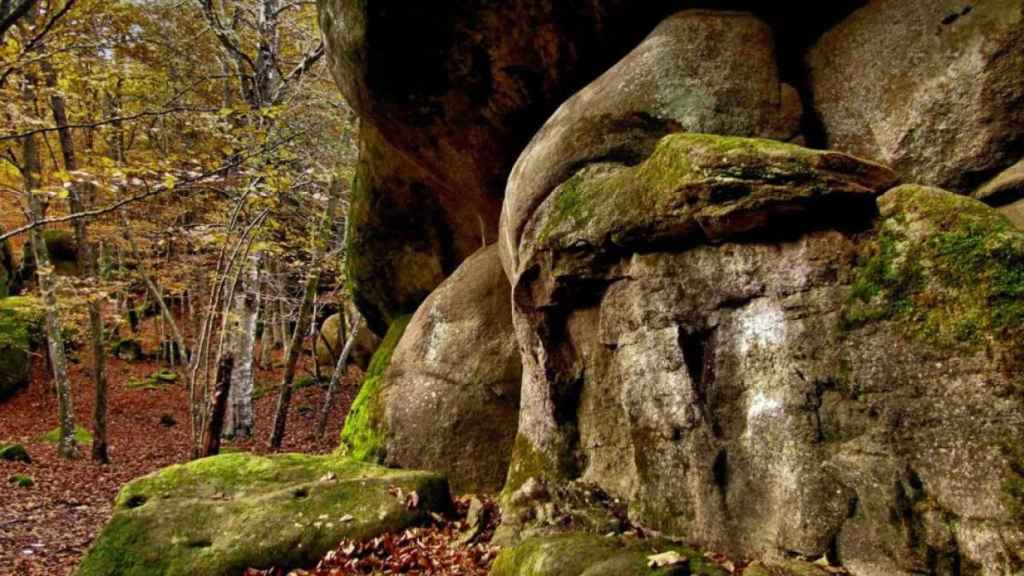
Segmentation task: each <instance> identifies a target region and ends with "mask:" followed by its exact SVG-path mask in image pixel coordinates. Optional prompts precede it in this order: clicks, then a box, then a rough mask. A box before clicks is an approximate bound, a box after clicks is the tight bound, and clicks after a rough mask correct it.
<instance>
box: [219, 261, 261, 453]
mask: <svg viewBox="0 0 1024 576" xmlns="http://www.w3.org/2000/svg"><path fill="white" fill-rule="evenodd" d="M259 262H260V256H259V255H252V256H250V257H249V266H248V267H247V270H246V271H245V272H244V274H245V275H244V279H243V288H242V293H241V294H239V295H238V297H237V298H236V302H237V304H236V309H237V312H236V313H237V316H238V324H237V334H236V339H235V358H236V359H237V360H236V361H235V365H234V371H233V372H232V374H231V395H230V397H229V399H228V418H227V424H226V428H225V430H224V436H225V437H227V438H235V437H240V438H248V437H250V436H251V435H252V390H253V349H254V348H255V346H256V321H257V318H258V317H259V308H258V305H257V300H258V293H259V286H260V276H259Z"/></svg>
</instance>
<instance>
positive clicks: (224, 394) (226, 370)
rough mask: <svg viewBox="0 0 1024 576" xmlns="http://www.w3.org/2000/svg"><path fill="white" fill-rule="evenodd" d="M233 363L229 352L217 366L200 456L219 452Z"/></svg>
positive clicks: (203, 456)
mask: <svg viewBox="0 0 1024 576" xmlns="http://www.w3.org/2000/svg"><path fill="white" fill-rule="evenodd" d="M234 364H235V361H234V358H232V357H231V355H230V354H225V355H224V356H222V357H221V359H220V364H219V365H218V366H217V384H216V386H214V388H213V397H212V398H210V424H209V426H207V427H206V434H205V435H204V436H203V447H202V450H201V452H200V457H202V458H205V457H207V456H216V455H217V454H219V453H220V435H221V431H222V430H223V429H224V411H225V410H226V409H227V405H228V395H229V394H230V393H231V370H232V368H233V366H234Z"/></svg>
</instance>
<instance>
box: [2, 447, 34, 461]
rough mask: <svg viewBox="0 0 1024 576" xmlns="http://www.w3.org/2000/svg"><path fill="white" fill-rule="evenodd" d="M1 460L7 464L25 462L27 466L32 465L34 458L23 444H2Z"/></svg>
mask: <svg viewBox="0 0 1024 576" xmlns="http://www.w3.org/2000/svg"><path fill="white" fill-rule="evenodd" d="M0 460H4V461H6V462H23V463H25V464H31V463H32V457H31V456H29V455H28V450H25V447H24V446H22V445H21V444H2V443H0Z"/></svg>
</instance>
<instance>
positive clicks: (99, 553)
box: [77, 453, 451, 576]
mask: <svg viewBox="0 0 1024 576" xmlns="http://www.w3.org/2000/svg"><path fill="white" fill-rule="evenodd" d="M392 487H396V488H400V489H401V490H402V491H404V492H405V493H409V492H411V491H416V492H417V494H418V495H419V501H420V504H419V507H418V508H415V509H410V508H409V507H408V506H406V503H405V502H404V501H403V500H401V499H399V498H397V497H395V496H392V495H391V494H390V493H389V492H390V491H391V489H392ZM450 506H451V500H450V495H449V494H448V485H447V483H446V482H445V480H444V479H443V478H442V477H440V476H437V475H435V474H430V473H425V472H412V471H397V470H390V469H386V468H382V467H379V466H374V465H370V464H364V463H359V462H354V461H352V460H350V459H347V458H344V457H340V456H310V455H305V454H282V455H278V456H272V457H264V456H257V455H253V454H246V453H234V454H223V455H220V456H214V457H211V458H205V459H202V460H196V461H193V462H189V463H188V464H180V465H175V466H170V467H168V468H165V469H163V470H160V471H158V472H155V473H153V474H150V475H148V476H145V477H143V478H140V479H138V480H135V481H133V482H131V483H129V484H127V485H126V486H125V487H124V488H123V489H122V490H121V492H120V493H119V494H118V496H117V499H116V500H115V503H114V515H113V517H112V518H111V520H110V522H109V523H108V524H107V526H106V527H105V528H104V529H103V531H102V533H101V534H100V535H99V537H97V539H96V540H95V542H94V543H93V545H92V548H91V549H90V550H89V552H88V554H87V555H86V557H85V559H84V561H83V562H82V564H81V566H80V567H79V569H78V571H77V574H78V576H113V575H115V574H116V575H119V576H150V575H152V576H157V575H165V576H176V575H187V574H189V575H190V574H203V575H207V576H220V575H229V574H230V575H240V574H241V573H242V572H243V571H244V570H245V569H246V568H248V567H256V568H269V567H271V566H276V567H281V568H285V569H288V568H292V567H297V566H306V565H311V564H315V563H316V561H317V560H319V559H320V558H321V557H322V556H323V555H324V554H325V553H327V552H328V551H329V550H331V549H333V548H334V547H335V546H337V544H338V542H339V541H340V540H342V539H346V538H352V539H357V540H358V539H365V538H372V537H374V536H377V535H379V534H381V533H384V532H387V531H400V530H403V529H405V528H406V527H408V526H410V525H413V524H416V523H418V522H421V521H423V520H424V519H425V518H426V517H427V515H428V514H429V512H432V511H434V512H437V511H441V512H443V511H446V510H448V509H449V507H450Z"/></svg>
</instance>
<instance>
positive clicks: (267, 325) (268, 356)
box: [259, 282, 274, 370]
mask: <svg viewBox="0 0 1024 576" xmlns="http://www.w3.org/2000/svg"><path fill="white" fill-rule="evenodd" d="M263 285H264V286H266V285H267V283H266V282H263ZM269 295H270V294H269V292H268V291H267V290H261V292H260V298H261V302H260V310H261V312H262V314H261V315H262V316H263V334H261V335H260V357H259V365H260V368H263V369H264V370H266V369H267V368H269V367H270V364H271V362H272V361H273V359H274V308H273V306H272V305H271V304H272V302H271V301H270V300H268V296H269Z"/></svg>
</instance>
